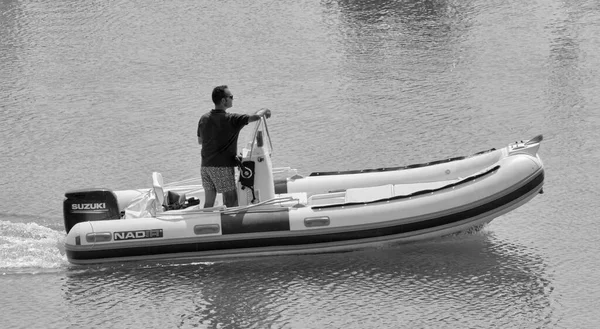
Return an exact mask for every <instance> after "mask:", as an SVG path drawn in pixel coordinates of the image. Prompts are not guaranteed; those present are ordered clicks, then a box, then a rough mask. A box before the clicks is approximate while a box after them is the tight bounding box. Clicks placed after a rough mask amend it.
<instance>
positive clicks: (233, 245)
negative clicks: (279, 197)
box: [67, 170, 544, 261]
mask: <svg viewBox="0 0 600 329" xmlns="http://www.w3.org/2000/svg"><path fill="white" fill-rule="evenodd" d="M543 182H544V171H543V170H541V171H540V172H539V173H538V174H537V176H536V177H534V178H533V179H532V180H530V181H529V182H528V183H526V184H525V185H523V186H522V187H520V188H518V189H516V190H515V191H513V192H511V193H509V194H507V195H504V196H502V197H499V198H498V199H496V200H493V201H491V202H489V203H486V204H484V205H481V206H477V207H474V208H471V209H468V210H464V211H462V212H459V213H454V214H450V215H446V216H441V217H436V218H432V219H428V220H423V221H419V222H414V223H406V224H398V225H394V226H388V227H383V228H373V229H366V230H359V231H349V232H338V233H326V234H315V235H310V236H305V235H303V236H287V237H286V236H279V237H261V238H256V239H244V240H235V241H211V242H195V243H186V244H173V245H161V246H145V247H133V248H123V249H109V250H101V249H94V250H89V251H82V250H68V249H67V257H68V258H69V259H72V260H82V261H85V260H93V259H104V260H107V259H111V258H113V259H115V258H119V257H141V256H149V255H165V258H168V257H174V258H175V257H177V255H175V254H179V253H193V252H203V251H218V250H223V251H231V250H235V249H245V248H261V247H278V246H279V247H283V246H302V245H306V246H307V247H310V245H312V244H318V243H328V242H341V241H352V240H360V239H367V238H376V237H384V236H388V235H398V234H405V233H415V232H418V231H424V230H427V229H432V228H435V227H440V226H443V225H448V224H452V223H457V222H461V221H464V220H468V219H470V218H475V217H477V216H480V215H483V214H485V213H488V212H491V211H493V210H495V209H499V208H501V207H503V206H504V205H506V204H509V203H511V202H513V201H516V200H517V199H519V198H521V197H523V196H525V195H527V194H530V193H532V191H534V190H536V189H539V188H541V185H542V184H543ZM168 254H174V255H168ZM116 260H117V259H115V261H116Z"/></svg>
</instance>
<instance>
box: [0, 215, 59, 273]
mask: <svg viewBox="0 0 600 329" xmlns="http://www.w3.org/2000/svg"><path fill="white" fill-rule="evenodd" d="M64 241H65V234H64V233H63V232H62V231H57V230H53V229H51V228H48V227H45V226H41V225H39V224H37V223H14V222H11V221H6V220H0V275H6V274H22V273H34V274H35V273H40V272H53V271H55V270H57V269H60V268H63V267H65V266H67V265H68V261H67V257H66V256H65V252H64Z"/></svg>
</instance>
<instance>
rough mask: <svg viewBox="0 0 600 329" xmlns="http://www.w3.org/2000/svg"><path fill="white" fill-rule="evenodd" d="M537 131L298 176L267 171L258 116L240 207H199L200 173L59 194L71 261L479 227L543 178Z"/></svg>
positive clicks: (348, 246) (301, 250) (328, 246)
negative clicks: (449, 154) (461, 153)
mask: <svg viewBox="0 0 600 329" xmlns="http://www.w3.org/2000/svg"><path fill="white" fill-rule="evenodd" d="M542 139H543V138H542V136H541V135H539V136H536V137H534V138H532V139H530V140H525V141H519V142H514V143H511V144H509V145H508V146H506V147H503V148H500V149H490V150H487V151H483V152H479V153H476V154H473V155H470V156H465V157H455V158H450V159H445V160H439V161H434V162H429V163H423V164H415V165H409V166H401V167H393V168H377V169H367V170H355V171H340V172H316V173H312V174H310V175H308V176H301V175H299V174H298V173H297V171H296V170H294V169H291V168H273V166H272V162H271V154H272V146H271V138H270V136H269V133H268V129H267V125H266V121H265V120H261V121H259V123H258V124H257V125H256V127H255V130H254V135H253V138H252V140H251V141H250V142H249V143H248V145H247V146H246V147H245V148H244V149H243V152H242V155H241V159H240V166H239V169H238V170H236V174H237V175H238V179H237V184H238V189H237V192H238V199H239V204H240V205H239V206H238V207H233V208H227V207H225V206H223V205H222V200H220V199H219V196H218V198H217V204H216V206H215V207H212V208H204V190H203V188H202V185H201V183H200V181H199V179H195V180H189V181H183V182H178V183H172V184H164V181H163V177H162V175H161V174H160V173H158V172H155V173H152V187H149V188H142V189H132V190H122V191H113V190H108V189H87V190H77V191H70V192H67V193H66V194H65V200H64V204H63V206H64V220H65V228H66V230H67V238H66V243H65V250H66V254H67V258H68V260H69V261H70V262H71V263H73V264H93V263H103V262H117V261H118V262H120V261H135V260H153V259H188V258H189V259H213V258H227V257H244V256H267V255H281V254H306V253H321V252H337V251H348V250H355V249H362V248H369V247H381V246H382V245H387V244H389V243H401V242H409V241H415V240H420V239H429V238H434V237H440V236H444V235H450V234H455V233H459V232H462V231H467V230H471V229H473V228H479V227H481V226H482V225H484V224H486V223H489V222H490V221H491V220H492V219H494V218H495V217H498V216H500V215H502V214H505V213H507V212H509V211H511V210H513V209H515V208H517V207H520V206H522V205H524V204H525V203H527V202H528V201H529V200H531V199H532V198H533V197H534V196H536V195H537V194H538V193H542V191H543V190H542V187H543V184H544V168H543V163H542V161H541V159H540V157H539V156H538V150H539V147H540V143H541V141H542Z"/></svg>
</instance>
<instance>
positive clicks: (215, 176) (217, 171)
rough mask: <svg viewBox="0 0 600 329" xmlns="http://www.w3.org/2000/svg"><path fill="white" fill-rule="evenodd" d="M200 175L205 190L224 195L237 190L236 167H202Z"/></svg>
mask: <svg viewBox="0 0 600 329" xmlns="http://www.w3.org/2000/svg"><path fill="white" fill-rule="evenodd" d="M200 174H201V176H202V186H203V187H204V190H208V191H217V192H218V193H224V192H229V191H234V190H235V189H236V185H235V169H234V167H201V168H200Z"/></svg>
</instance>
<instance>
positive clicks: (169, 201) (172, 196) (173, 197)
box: [164, 191, 185, 210]
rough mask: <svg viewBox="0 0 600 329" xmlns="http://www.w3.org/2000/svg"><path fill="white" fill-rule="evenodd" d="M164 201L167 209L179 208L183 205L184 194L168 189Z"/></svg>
mask: <svg viewBox="0 0 600 329" xmlns="http://www.w3.org/2000/svg"><path fill="white" fill-rule="evenodd" d="M165 201H166V204H165V205H164V206H165V207H166V208H167V210H176V209H181V208H183V207H184V206H185V194H179V193H175V192H173V191H168V192H167V198H166V200H165Z"/></svg>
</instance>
